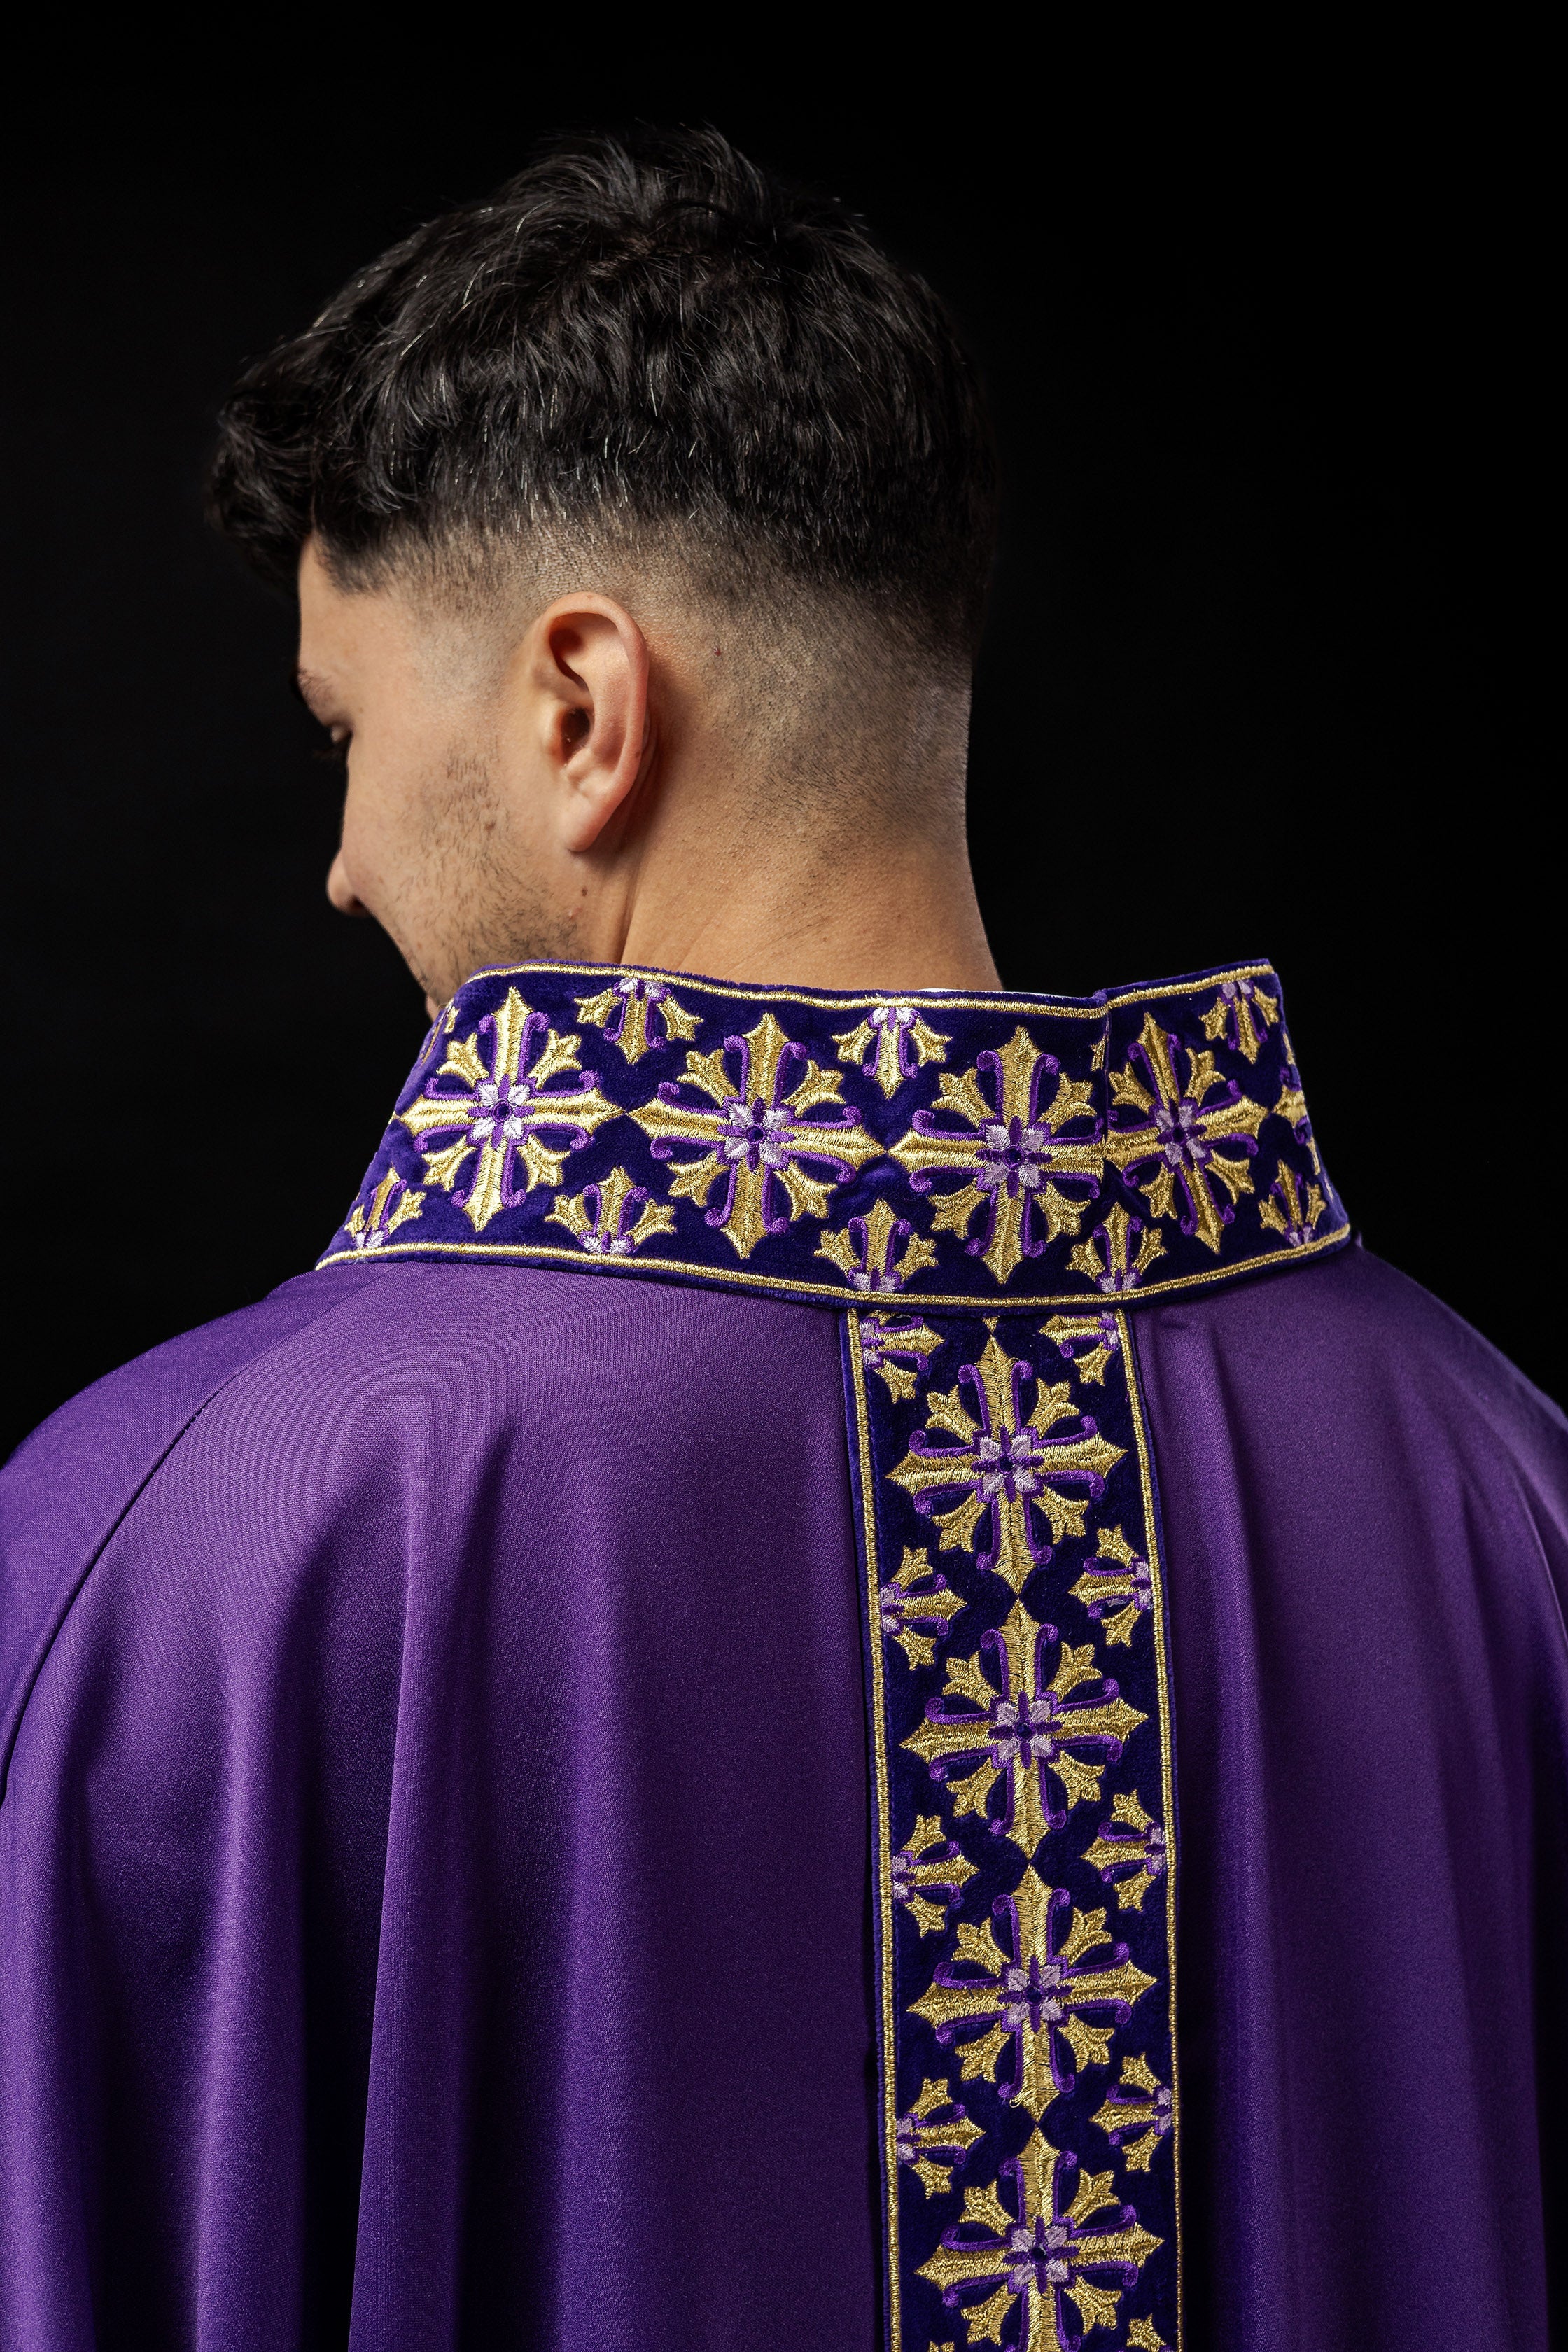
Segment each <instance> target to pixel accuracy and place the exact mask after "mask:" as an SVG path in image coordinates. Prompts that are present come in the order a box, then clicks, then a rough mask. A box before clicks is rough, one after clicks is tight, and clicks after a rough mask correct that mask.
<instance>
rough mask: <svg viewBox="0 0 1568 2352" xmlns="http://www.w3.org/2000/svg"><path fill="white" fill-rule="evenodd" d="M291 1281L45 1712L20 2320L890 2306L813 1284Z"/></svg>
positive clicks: (368, 2336)
mask: <svg viewBox="0 0 1568 2352" xmlns="http://www.w3.org/2000/svg"><path fill="white" fill-rule="evenodd" d="M306 1284H307V1286H309V1287H310V1290H311V1291H312V1292H314V1293H316V1294H317V1295H320V1294H321V1293H323V1292H325V1293H329V1294H330V1293H331V1290H332V1289H333V1288H335V1287H338V1286H340V1284H341V1286H342V1289H343V1290H344V1291H345V1292H346V1293H347V1295H346V1296H344V1297H342V1299H341V1300H340V1302H339V1303H338V1304H337V1305H336V1307H335V1308H334V1310H333V1311H332V1312H331V1313H329V1314H326V1315H320V1316H318V1317H317V1318H316V1319H314V1320H313V1321H312V1322H311V1323H310V1325H309V1326H308V1327H307V1328H304V1329H303V1330H301V1331H299V1332H297V1333H296V1334H295V1335H294V1337H293V1338H292V1339H291V1341H290V1342H289V1344H287V1345H286V1346H281V1347H279V1346H274V1347H273V1348H272V1349H270V1350H269V1351H268V1352H267V1353H265V1354H262V1355H260V1356H258V1359H257V1360H256V1361H254V1362H253V1363H252V1364H251V1365H250V1366H249V1368H248V1370H246V1371H245V1372H244V1373H243V1374H242V1375H241V1376H240V1377H237V1378H234V1379H231V1380H230V1381H228V1383H227V1385H226V1386H225V1387H224V1388H222V1389H221V1390H220V1391H219V1392H218V1393H217V1394H216V1396H215V1397H214V1398H213V1399H212V1401H211V1402H209V1403H208V1404H207V1405H206V1406H205V1409H204V1410H203V1411H202V1412H200V1413H199V1414H198V1415H197V1416H196V1418H195V1421H194V1422H193V1423H191V1425H190V1427H189V1428H188V1430H187V1432H186V1433H185V1435H184V1438H183V1439H182V1441H181V1442H180V1444H178V1445H177V1446H176V1447H175V1448H174V1451H173V1452H172V1453H170V1454H168V1455H167V1456H166V1457H165V1459H164V1461H163V1466H162V1468H161V1469H160V1470H159V1472H158V1474H157V1475H156V1476H155V1477H154V1478H153V1480H152V1481H151V1483H150V1484H148V1485H146V1486H144V1487H143V1488H142V1492H141V1495H140V1496H139V1499H138V1500H137V1502H136V1503H135V1505H134V1507H133V1508H132V1510H131V1511H130V1513H129V1514H128V1515H127V1517H125V1518H124V1519H123V1520H122V1522H121V1526H120V1528H119V1530H118V1532H117V1533H116V1534H115V1535H114V1536H113V1537H112V1538H110V1542H109V1544H108V1546H107V1549H105V1550H104V1552H103V1554H102V1556H101V1557H100V1559H99V1561H98V1563H97V1565H96V1567H95V1568H94V1569H93V1570H92V1573H91V1575H90V1577H89V1580H88V1581H87V1584H86V1586H85V1587H84V1589H83V1591H82V1592H81V1594H80V1597H79V1600H78V1601H77V1602H76V1605H75V1607H74V1608H73V1610H72V1611H71V1612H70V1614H69V1616H68V1618H67V1620H66V1622H65V1626H64V1628H63V1631H62V1632H61V1633H60V1635H59V1637H58V1641H57V1643H56V1644H55V1647H54V1650H53V1652H52V1654H51V1655H50V1657H49V1660H48V1664H47V1669H46V1671H45V1673H44V1675H42V1676H41V1677H40V1679H39V1681H38V1684H37V1688H36V1689H35V1691H34V1694H33V1697H32V1701H31V1704H30V1705H29V1706H28V1709H27V1712H26V1716H25V1717H24V1720H23V1726H22V1729H21V1734H20V1737H19V1738H18V1741H17V1744H16V1753H15V1757H14V1759H13V1764H12V1771H11V1779H10V1787H9V1791H8V1794H7V1798H6V1801H5V1806H4V1807H3V1808H0V1839H3V1843H0V1855H3V1864H0V1890H3V1891H0V1900H3V1905H4V1909H3V1912H0V1944H3V1948H4V1950H5V1972H6V1990H5V1997H4V2000H3V2002H0V2011H3V2014H4V2019H5V2029H4V2030H5V2054H4V2064H5V2124H6V2131H7V2138H6V2143H5V2194H4V2203H5V2213H6V2221H5V2232H6V2245H5V2305H0V2313H3V2314H4V2315H3V2316H0V2341H3V2342H4V2343H5V2345H6V2346H7V2347H10V2346H13V2345H14V2346H16V2347H28V2352H32V2347H38V2352H45V2347H47V2352H86V2347H89V2346H93V2347H119V2346H122V2345H124V2346H131V2345H134V2346H138V2347H141V2346H159V2347H163V2346H169V2347H174V2346H182V2347H183V2346H185V2345H192V2346H199V2347H202V2352H251V2347H254V2352H282V2347H289V2346H293V2345H296V2344H309V2345H311V2346H315V2345H329V2344H336V2345H342V2343H343V2342H344V2341H345V2338H346V2340H347V2341H349V2342H350V2343H351V2344H352V2345H353V2347H355V2352H445V2347H456V2346H458V2345H463V2346H473V2347H481V2346H482V2347H493V2346H498V2345H502V2344H507V2345H512V2344H515V2345H528V2346H534V2345H538V2346H542V2347H561V2352H566V2347H571V2352H610V2347H616V2352H619V2347H631V2346H637V2347H648V2352H656V2348H657V2352H662V2347H668V2352H676V2347H680V2352H699V2348H700V2352H735V2347H740V2346H746V2345H752V2344H757V2345H761V2344H763V2343H768V2344H770V2345H773V2344H778V2343H790V2344H792V2345H796V2346H800V2347H813V2352H829V2347H835V2352H837V2347H844V2346H847V2345H851V2344H864V2343H866V2342H868V2340H869V2337H870V2334H871V2330H872V2317H871V2315H872V2312H873V2310H874V2308H875V2303H876V2283H875V2253H874V2249H873V2244H872V2218H871V2203H872V2178H871V2126H870V2096H871V2087H870V2082H869V2078H868V2053H869V2050H870V2039H871V2033H870V2024H869V2016H868V1983H867V1971H866V1925H865V1919H866V1909H867V1899H868V1898H867V1884H868V1864H867V1832H866V1819H867V1796H866V1768H865V1731H864V1709H863V1705H862V1698H861V1667H860V1636H859V1626H858V1594H857V1590H856V1580H855V1565H854V1541H853V1534H852V1529H851V1526H850V1522H849V1516H848V1494H847V1466H846V1454H845V1437H844V1409H843V1400H842V1389H841V1383H840V1376H839V1357H838V1327H837V1318H835V1317H833V1316H832V1315H830V1314H826V1313H824V1312H821V1311H820V1310H816V1309H813V1308H809V1307H793V1306H777V1305H773V1304H772V1303H765V1304H764V1303H759V1302H758V1301H756V1300H753V1299H750V1298H744V1297H713V1296H710V1295H708V1294H705V1293H703V1292H700V1291H698V1290H694V1289H689V1288H679V1287H676V1286H665V1285H652V1284H647V1283H626V1282H605V1281H602V1280H600V1281H595V1280H594V1279H592V1278H591V1277H586V1276H560V1275H554V1274H534V1273H518V1272H516V1271H515V1270H510V1269H504V1268H503V1269H499V1270H498V1269H495V1268H471V1267H462V1266H452V1265H417V1264H415V1265H402V1266H395V1267H390V1268H387V1269H384V1270H381V1269H377V1270H376V1272H375V1273H374V1275H373V1276H370V1277H369V1278H367V1277H366V1276H363V1275H361V1274H359V1273H358V1272H357V1270H356V1271H355V1272H353V1274H351V1275H350V1276H349V1277H348V1278H347V1279H346V1280H342V1278H341V1277H339V1276H335V1275H332V1274H327V1275H321V1276H310V1277H307V1278H306ZM300 1287H302V1286H295V1289H296V1292H297V1291H298V1289H299V1288H300ZM162 1370H163V1367H162V1363H161V1360H160V1359H159V1358H156V1357H155V1358H153V1359H152V1360H150V1361H149V1362H148V1363H147V1364H146V1365H144V1366H143V1367H142V1368H141V1369H140V1371H139V1373H138V1374H137V1375H135V1376H133V1377H132V1380H131V1381H130V1387H131V1388H132V1391H135V1392H138V1393H140V1392H142V1390H143V1388H144V1386H145V1385H156V1383H157V1382H158V1381H159V1380H160V1376H161V1371H162ZM180 1402H182V1403H184V1402H185V1400H184V1399H182V1400H180ZM106 1409H107V1410H111V1409H112V1408H106ZM51 1452H52V1449H51V1447H50V1443H49V1438H48V1436H47V1433H46V1435H45V1436H44V1437H43V1439H42V1440H41V1441H35V1443H34V1445H33V1447H32V1448H30V1449H29V1453H30V1454H31V1455H32V1457H33V1458H32V1459H31V1460H29V1459H28V1458H27V1456H26V1455H24V1456H23V1457H22V1458H21V1459H20V1460H19V1461H18V1462H17V1464H16V1468H15V1471H14V1473H13V1484H19V1485H21V1486H24V1487H30V1488H31V1490H32V1491H31V1493H30V1494H29V1495H27V1496H26V1497H25V1498H24V1497H19V1498H18V1508H19V1510H20V1514H21V1516H23V1517H25V1518H28V1519H29V1520H31V1519H32V1518H34V1517H37V1514H38V1513H39V1512H40V1511H41V1512H43V1513H44V1514H45V1515H46V1516H47V1509H48V1496H49V1492H50V1489H51V1487H52V1486H53V1485H54V1483H55V1477H56V1475H57V1470H58V1465H56V1463H55V1462H54V1461H53V1460H52V1459H51ZM362 2147H363V2166H362V2161H361V2149H362ZM351 2314H352V2316H351Z"/></svg>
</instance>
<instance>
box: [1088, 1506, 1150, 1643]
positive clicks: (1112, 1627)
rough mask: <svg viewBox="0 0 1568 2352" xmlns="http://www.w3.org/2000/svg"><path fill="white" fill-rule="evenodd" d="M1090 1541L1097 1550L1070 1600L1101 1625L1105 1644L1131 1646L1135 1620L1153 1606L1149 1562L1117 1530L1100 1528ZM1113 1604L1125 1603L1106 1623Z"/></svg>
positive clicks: (1119, 1530)
mask: <svg viewBox="0 0 1568 2352" xmlns="http://www.w3.org/2000/svg"><path fill="white" fill-rule="evenodd" d="M1094 1540H1095V1543H1096V1545H1097V1546H1098V1547H1099V1549H1097V1551H1096V1553H1095V1555H1094V1557H1093V1558H1092V1559H1090V1560H1089V1562H1088V1564H1087V1566H1086V1567H1085V1569H1084V1571H1083V1574H1082V1575H1081V1576H1080V1577H1079V1580H1078V1582H1077V1583H1076V1584H1075V1585H1074V1586H1073V1587H1072V1595H1073V1598H1074V1600H1075V1601H1082V1602H1083V1604H1084V1606H1085V1608H1086V1609H1087V1610H1088V1611H1089V1615H1090V1616H1091V1617H1093V1618H1095V1619H1096V1620H1097V1621H1099V1622H1101V1624H1102V1630H1103V1632H1104V1634H1105V1638H1106V1641H1107V1643H1112V1642H1127V1643H1131V1639H1132V1629H1133V1627H1134V1626H1135V1625H1136V1624H1137V1622H1138V1620H1139V1617H1140V1616H1141V1615H1142V1612H1144V1611H1145V1610H1148V1609H1150V1608H1152V1605H1153V1597H1154V1580H1153V1578H1152V1574H1151V1573H1150V1569H1149V1563H1148V1561H1147V1560H1146V1559H1143V1557H1142V1554H1141V1553H1139V1552H1135V1551H1134V1550H1133V1549H1132V1547H1131V1544H1130V1543H1129V1542H1128V1540H1127V1538H1126V1537H1125V1536H1124V1535H1123V1534H1122V1532H1121V1528H1101V1529H1100V1533H1099V1534H1098V1535H1097V1536H1096V1538H1095V1539H1094ZM1112 1601H1125V1602H1126V1604H1127V1605H1126V1607H1125V1608H1123V1609H1121V1611H1119V1612H1118V1613H1117V1615H1116V1616H1114V1617H1112V1618H1110V1620H1109V1621H1106V1620H1105V1619H1104V1611H1105V1609H1106V1607H1107V1605H1108V1604H1109V1603H1110V1602H1112Z"/></svg>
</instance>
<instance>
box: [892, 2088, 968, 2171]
mask: <svg viewBox="0 0 1568 2352" xmlns="http://www.w3.org/2000/svg"><path fill="white" fill-rule="evenodd" d="M941 2107H945V2108H947V2109H948V2111H949V2112H948V2116H947V2120H946V2121H945V2122H944V2123H938V2122H933V2121H932V2120H931V2118H932V2117H933V2116H935V2115H936V2113H937V2110H938V2109H939V2108H941ZM984 2137H985V2135H984V2132H983V2131H982V2130H981V2128H980V2126H979V2125H978V2124H973V2123H971V2122H970V2121H969V2119H968V2117H967V2116H966V2115H965V2114H964V2111H963V2107H962V2106H961V2105H960V2104H959V2102H958V2101H957V2100H956V2099H955V2098H954V2097H953V2095H952V2091H951V2089H950V2088H949V2086H948V2085H947V2084H945V2083H939V2082H935V2081H933V2080H932V2079H931V2076H930V2075H928V2076H927V2077H926V2080H925V2081H924V2083H922V2084H921V2095H920V2097H919V2098H918V2099H917V2100H916V2101H915V2103H914V2105H912V2106H911V2107H909V2108H907V2109H906V2110H905V2112H904V2113H903V2114H902V2115H901V2116H900V2117H899V2162H900V2164H907V2165H908V2166H909V2168H910V2171H911V2172H912V2173H913V2174H914V2176H915V2179H917V2180H918V2181H919V2182H920V2184H921V2188H922V2189H924V2190H925V2193H926V2195H927V2196H928V2197H939V2196H941V2195H942V2194H943V2193H944V2191H946V2190H947V2189H951V2188H952V2176H953V2171H954V2168H956V2166H958V2165H960V2164H962V2163H963V2159H964V2158H965V2157H966V2156H967V2155H968V2153H969V2151H970V2149H971V2148H972V2147H973V2146H974V2143H975V2141H976V2140H977V2139H984ZM933 2154H934V2155H942V2156H946V2157H948V2158H951V2159H952V2160H951V2162H949V2163H947V2164H934V2163H933V2162H932V2161H931V2158H932V2156H933Z"/></svg>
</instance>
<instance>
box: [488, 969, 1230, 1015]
mask: <svg viewBox="0 0 1568 2352" xmlns="http://www.w3.org/2000/svg"><path fill="white" fill-rule="evenodd" d="M571 969H572V971H573V973H574V975H577V974H580V975H581V976H582V977H583V978H584V979H585V980H604V981H613V980H619V979H621V978H623V977H625V976H626V974H627V973H628V972H629V973H635V974H636V975H637V978H639V979H642V980H666V979H668V978H669V977H670V975H669V974H668V973H665V972H662V971H655V970H654V969H653V967H652V966H651V965H649V964H625V963H603V964H592V963H585V964H574V965H573V966H572V967H571ZM530 972H538V973H541V974H542V975H543V976H544V977H545V978H546V979H553V980H559V978H560V976H561V966H560V965H559V964H553V963H495V964H486V965H485V966H484V967H483V969H482V970H481V971H474V972H470V973H469V974H468V979H467V980H466V981H465V982H464V983H463V984H464V986H465V987H466V988H471V987H472V986H473V984H474V982H476V981H479V980H507V979H513V978H518V977H526V975H527V974H528V973H530ZM674 977H676V978H678V979H679V981H680V982H681V985H682V987H687V988H696V987H701V986H704V985H710V986H714V985H717V983H705V982H701V981H700V980H698V979H697V978H696V977H695V976H694V975H693V974H691V973H689V972H685V973H677V974H675V975H674ZM1274 979H1275V971H1274V967H1273V965H1272V964H1268V963H1242V964H1237V965H1235V966H1234V967H1232V968H1231V969H1230V970H1228V971H1224V972H1211V973H1209V975H1208V977H1207V979H1206V980H1205V982H1204V985H1205V987H1209V986H1212V985H1214V984H1215V982H1218V981H1221V980H1268V981H1272V980H1274ZM720 993H721V994H722V995H723V996H725V997H727V998H731V999H739V1000H740V1001H741V1002H742V1003H747V1004H802V1003H806V1004H811V1005H815V1006H817V1007H819V1008H820V1009H821V1010H822V1011H823V1012H825V1013H864V1012H865V1011H866V1010H867V1009H868V1006H870V1005H872V1004H875V1003H879V1002H880V1001H881V1000H880V999H879V998H877V997H875V996H868V995H867V994H866V993H865V992H864V991H862V992H860V993H859V994H858V995H856V996H840V995H837V994H834V993H832V992H829V991H827V990H825V989H801V988H786V987H780V986H772V987H769V986H763V987H756V986H752V985H748V984H746V983H743V982H739V981H728V980H727V981H725V982H723V983H722V986H721V989H720ZM1187 993H1188V992H1187V991H1186V990H1184V989H1183V988H1182V987H1181V986H1180V985H1173V983H1172V982H1169V981H1160V982H1153V983H1152V985H1148V986H1142V987H1138V988H1121V989H1118V990H1117V992H1116V993H1115V994H1114V995H1113V996H1107V997H1105V998H1103V999H1100V998H1097V999H1095V1000H1094V1001H1093V1002H1092V1003H1091V1002H1089V1000H1088V999H1087V998H1083V997H1070V996H1062V997H1047V998H1045V999H1043V1000H1042V999H1041V998H1040V997H1038V996H1004V995H995V994H993V995H978V996H960V995H958V994H957V993H956V992H955V993H953V994H952V995H949V994H948V993H946V992H943V994H942V1008H941V1009H942V1012H943V1013H1020V1014H1022V1015H1023V1016H1024V1017H1025V1018H1026V1019H1028V1018H1029V1017H1030V1016H1034V1017H1036V1018H1038V1016H1039V1015H1040V1014H1041V1013H1042V1012H1043V1013H1047V1014H1048V1016H1049V1018H1050V1019H1051V1020H1053V1021H1058V1020H1060V1021H1083V1022H1088V1023H1092V1024H1094V1025H1095V1026H1096V1027H1100V1028H1103V1026H1104V1024H1105V1019H1106V1015H1107V1014H1108V1013H1114V1012H1116V1011H1117V1010H1118V1009H1119V1008H1120V1007H1121V1005H1124V1004H1157V1003H1161V1002H1162V1001H1163V1000H1166V999H1169V998H1171V997H1174V996H1182V995H1185V994H1187Z"/></svg>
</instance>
